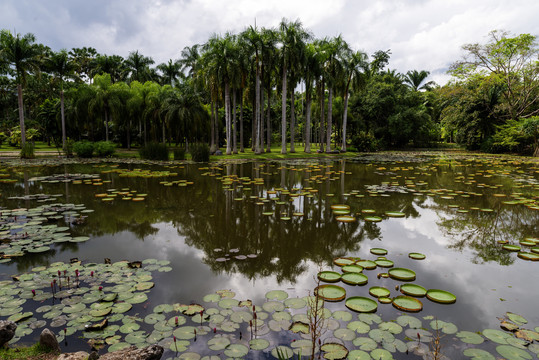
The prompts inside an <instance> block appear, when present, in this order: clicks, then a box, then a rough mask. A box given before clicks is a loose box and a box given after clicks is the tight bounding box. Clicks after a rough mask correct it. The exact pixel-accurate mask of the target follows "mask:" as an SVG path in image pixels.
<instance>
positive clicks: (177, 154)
mask: <svg viewBox="0 0 539 360" xmlns="http://www.w3.org/2000/svg"><path fill="white" fill-rule="evenodd" d="M174 160H185V149H184V148H177V149H174Z"/></svg>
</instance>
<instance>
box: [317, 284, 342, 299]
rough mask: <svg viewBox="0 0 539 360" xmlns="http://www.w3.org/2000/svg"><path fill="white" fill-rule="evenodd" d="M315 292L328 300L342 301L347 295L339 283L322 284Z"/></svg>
mask: <svg viewBox="0 0 539 360" xmlns="http://www.w3.org/2000/svg"><path fill="white" fill-rule="evenodd" d="M315 293H316V294H318V296H320V297H321V298H322V299H324V300H326V301H341V300H343V299H344V298H345V297H346V290H344V288H342V287H340V286H338V285H320V286H318V287H316V289H315Z"/></svg>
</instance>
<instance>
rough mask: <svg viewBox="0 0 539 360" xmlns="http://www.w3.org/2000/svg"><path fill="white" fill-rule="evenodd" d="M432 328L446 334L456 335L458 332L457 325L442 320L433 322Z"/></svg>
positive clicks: (431, 323)
mask: <svg viewBox="0 0 539 360" xmlns="http://www.w3.org/2000/svg"><path fill="white" fill-rule="evenodd" d="M430 327H431V328H432V329H434V330H441V331H442V332H443V333H444V334H455V333H456V332H457V331H458V329H457V326H456V325H455V324H453V323H450V322H445V321H442V320H432V321H431V322H430Z"/></svg>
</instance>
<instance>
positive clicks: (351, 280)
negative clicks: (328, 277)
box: [341, 273, 369, 285]
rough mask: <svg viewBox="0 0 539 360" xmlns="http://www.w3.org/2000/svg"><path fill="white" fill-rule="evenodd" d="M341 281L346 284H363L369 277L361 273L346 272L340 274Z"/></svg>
mask: <svg viewBox="0 0 539 360" xmlns="http://www.w3.org/2000/svg"><path fill="white" fill-rule="evenodd" d="M341 281H342V282H343V283H346V284H348V285H365V284H366V283H367V282H368V281H369V278H368V277H367V275H364V274H361V273H346V274H343V275H342V276H341Z"/></svg>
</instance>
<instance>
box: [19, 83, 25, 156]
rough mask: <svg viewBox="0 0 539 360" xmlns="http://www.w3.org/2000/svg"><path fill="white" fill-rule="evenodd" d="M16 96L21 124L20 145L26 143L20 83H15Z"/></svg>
mask: <svg viewBox="0 0 539 360" xmlns="http://www.w3.org/2000/svg"><path fill="white" fill-rule="evenodd" d="M17 96H18V100H19V121H20V124H21V146H22V147H24V144H26V129H25V128H24V108H23V103H22V85H21V84H17Z"/></svg>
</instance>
